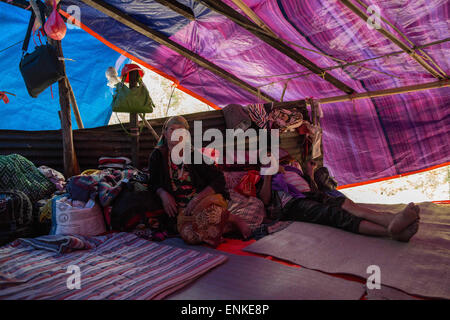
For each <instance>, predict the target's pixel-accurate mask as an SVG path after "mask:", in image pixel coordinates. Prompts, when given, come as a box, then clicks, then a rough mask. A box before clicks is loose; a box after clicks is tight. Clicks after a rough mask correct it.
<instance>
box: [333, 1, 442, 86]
mask: <svg viewBox="0 0 450 320" xmlns="http://www.w3.org/2000/svg"><path fill="white" fill-rule="evenodd" d="M340 1H341V3H342V4H343V5H345V6H346V7H347V8H348V9H350V10H351V11H352V12H353V13H355V14H356V15H357V16H358V17H360V18H361V19H362V20H364V21H369V18H370V17H369V15H368V14H367V13H366V12H364V11H363V10H361V9H360V8H359V7H358V6H357V5H355V4H354V3H353V2H352V1H350V0H340ZM375 30H377V31H378V32H379V33H381V34H382V35H383V36H384V37H385V38H387V39H389V40H390V41H391V42H392V43H394V44H395V45H397V46H398V47H399V48H400V49H402V50H403V51H405V52H406V53H407V54H408V55H409V56H410V57H411V58H413V59H414V60H415V61H416V62H417V63H418V64H420V65H421V66H422V67H423V68H424V69H425V70H427V71H428V73H430V74H432V75H433V76H434V77H435V78H438V79H444V77H443V76H442V75H441V74H440V73H439V72H438V71H436V70H435V69H434V68H433V67H432V66H431V65H430V64H429V63H428V62H426V61H425V60H424V59H423V58H422V57H421V56H420V55H418V54H416V51H415V50H414V49H413V48H410V47H409V46H407V45H406V44H405V43H404V42H403V41H401V40H400V39H399V38H398V37H396V36H395V35H394V34H392V33H391V32H389V31H388V30H386V29H385V28H383V27H381V26H380V28H376V29H375Z"/></svg>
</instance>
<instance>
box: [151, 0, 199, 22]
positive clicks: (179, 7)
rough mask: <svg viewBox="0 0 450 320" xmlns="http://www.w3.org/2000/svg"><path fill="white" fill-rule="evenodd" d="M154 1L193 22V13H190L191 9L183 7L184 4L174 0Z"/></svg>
mask: <svg viewBox="0 0 450 320" xmlns="http://www.w3.org/2000/svg"><path fill="white" fill-rule="evenodd" d="M155 1H156V2H158V3H160V4H162V5H163V6H165V7H167V8H169V9H170V10H172V11H175V12H176V13H178V14H179V15H182V16H183V17H185V18H186V19H189V20H191V21H194V20H195V16H194V12H192V9H191V8H189V7H187V6H185V5H184V4H181V3H179V2H177V1H175V0H155Z"/></svg>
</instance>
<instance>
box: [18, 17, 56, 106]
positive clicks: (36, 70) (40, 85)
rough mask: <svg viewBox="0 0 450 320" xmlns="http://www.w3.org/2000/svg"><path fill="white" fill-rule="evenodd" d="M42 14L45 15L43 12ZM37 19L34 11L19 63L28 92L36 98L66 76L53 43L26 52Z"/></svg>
mask: <svg viewBox="0 0 450 320" xmlns="http://www.w3.org/2000/svg"><path fill="white" fill-rule="evenodd" d="M41 16H42V17H44V16H43V15H42V14H41ZM35 19H36V16H35V15H34V12H33V13H32V15H31V19H30V22H29V24H28V30H27V34H26V36H25V40H24V42H23V47H22V59H21V61H20V65H19V68H20V72H21V73H22V77H23V79H24V80H25V85H26V87H27V90H28V93H29V94H30V96H32V97H33V98H36V97H37V96H38V95H39V94H40V93H41V92H42V91H44V90H45V89H47V88H48V87H49V86H50V85H52V84H53V83H55V82H57V81H59V80H61V79H63V78H64V76H65V74H64V68H63V65H62V63H61V61H60V60H59V58H58V53H57V51H56V49H55V47H53V46H52V45H50V44H48V43H47V44H45V45H40V46H37V47H36V48H35V50H34V51H33V52H32V53H27V52H26V51H27V50H28V44H29V42H30V36H31V30H32V28H33V24H34V20H35Z"/></svg>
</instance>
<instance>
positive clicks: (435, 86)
mask: <svg viewBox="0 0 450 320" xmlns="http://www.w3.org/2000/svg"><path fill="white" fill-rule="evenodd" d="M445 87H450V81H449V80H440V81H435V82H429V83H424V84H419V85H413V86H405V87H399V88H393V89H385V90H377V91H371V92H363V93H356V94H350V95H343V96H336V97H330V98H324V99H319V102H320V104H328V103H337V102H345V101H354V100H361V99H369V98H377V97H387V96H392V95H396V94H402V93H409V92H418V91H424V90H430V89H438V88H445ZM304 102H305V100H294V101H286V102H275V103H274V104H273V106H274V107H275V108H284V107H287V106H290V105H295V104H299V103H304Z"/></svg>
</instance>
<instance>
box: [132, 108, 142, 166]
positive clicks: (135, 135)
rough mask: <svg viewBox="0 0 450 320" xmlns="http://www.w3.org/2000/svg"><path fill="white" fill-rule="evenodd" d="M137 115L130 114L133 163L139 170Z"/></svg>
mask: <svg viewBox="0 0 450 320" xmlns="http://www.w3.org/2000/svg"><path fill="white" fill-rule="evenodd" d="M138 124H139V121H138V115H137V113H130V133H131V161H133V165H134V166H135V167H136V168H139V149H140V147H139V128H138Z"/></svg>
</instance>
